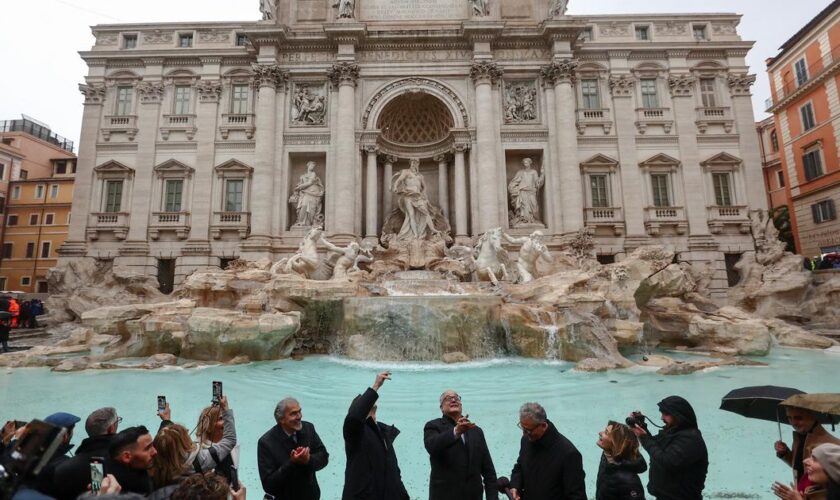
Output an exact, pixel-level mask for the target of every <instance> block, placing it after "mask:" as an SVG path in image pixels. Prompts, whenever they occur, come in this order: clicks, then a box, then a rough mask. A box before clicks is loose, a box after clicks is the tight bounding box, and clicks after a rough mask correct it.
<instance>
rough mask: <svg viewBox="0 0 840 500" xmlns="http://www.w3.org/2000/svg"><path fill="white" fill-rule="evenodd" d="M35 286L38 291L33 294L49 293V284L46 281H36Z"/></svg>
mask: <svg viewBox="0 0 840 500" xmlns="http://www.w3.org/2000/svg"><path fill="white" fill-rule="evenodd" d="M35 286H37V287H38V289H37V290H35V293H49V291H50V286H49V283H47V282H46V281H36V282H35Z"/></svg>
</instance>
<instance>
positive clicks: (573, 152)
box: [542, 59, 583, 233]
mask: <svg viewBox="0 0 840 500" xmlns="http://www.w3.org/2000/svg"><path fill="white" fill-rule="evenodd" d="M577 65H578V61H577V60H576V59H563V60H557V61H554V62H552V63H551V64H550V65H548V66H546V67H545V68H543V70H542V76H543V78H544V79H545V80H547V81H548V82H550V83H553V85H554V118H555V120H557V149H558V150H557V162H556V168H557V169H558V170H559V176H558V177H559V181H560V186H559V193H560V203H561V206H562V211H563V215H562V217H563V232H564V233H569V232H573V231H577V230H579V229H581V228H582V227H583V186H582V185H581V176H580V167H579V165H578V152H577V151H578V150H577V128H576V127H575V119H574V116H575V88H574V85H575V70H576V69H577Z"/></svg>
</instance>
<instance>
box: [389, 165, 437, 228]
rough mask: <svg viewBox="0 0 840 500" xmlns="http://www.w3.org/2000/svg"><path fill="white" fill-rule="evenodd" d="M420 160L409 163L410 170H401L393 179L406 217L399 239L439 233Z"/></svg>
mask: <svg viewBox="0 0 840 500" xmlns="http://www.w3.org/2000/svg"><path fill="white" fill-rule="evenodd" d="M419 168H420V160H418V159H416V158H415V159H412V160H410V161H409V168H406V169H403V170H401V171H400V172H399V173H397V174H395V175H394V177H393V182H392V184H391V186H392V188H391V190H392V191H393V192H394V194H396V195H397V197H398V206H399V207H400V210H401V211H402V212H403V214H404V215H405V220H404V221H403V225H402V228H401V229H400V232H399V233H397V239H398V240H402V239H418V240H425V239H429V238H431V237H432V236H433V235H435V234H437V233H438V232H439V231H438V230H437V229H435V223H434V215H433V208H432V204H431V203H430V202H429V199H428V198H427V197H426V184H425V182H424V181H423V174H421V173H420V170H419Z"/></svg>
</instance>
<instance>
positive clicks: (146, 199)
mask: <svg viewBox="0 0 840 500" xmlns="http://www.w3.org/2000/svg"><path fill="white" fill-rule="evenodd" d="M135 90H136V91H137V96H138V97H139V102H140V105H139V109H138V110H137V128H138V129H139V130H141V131H142V133H141V134H138V139H137V156H136V163H135V165H134V170H135V175H134V186H133V187H132V189H131V205H130V209H129V228H128V238H126V244H127V245H130V246H131V245H134V246H138V247H140V246H143V245H146V246H147V245H148V244H147V240H148V228H149V215H150V214H151V212H153V211H155V210H153V209H152V206H153V203H154V200H152V183H153V182H154V180H155V175H154V171H153V169H154V167H155V148H156V143H157V138H158V130H160V108H161V103H162V102H163V90H164V86H163V82H140V83H138V84H137V86H136V89H135ZM141 243H142V245H141Z"/></svg>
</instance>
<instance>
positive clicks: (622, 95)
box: [609, 75, 646, 237]
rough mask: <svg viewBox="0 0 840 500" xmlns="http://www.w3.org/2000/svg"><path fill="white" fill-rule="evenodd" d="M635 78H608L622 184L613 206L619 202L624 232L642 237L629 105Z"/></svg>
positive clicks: (639, 186) (642, 219) (642, 216)
mask: <svg viewBox="0 0 840 500" xmlns="http://www.w3.org/2000/svg"><path fill="white" fill-rule="evenodd" d="M635 82H636V80H635V78H633V77H632V76H631V75H620V76H619V75H614V76H612V77H611V78H610V80H609V85H610V93H611V94H612V98H613V112H614V113H615V114H614V115H613V116H614V117H615V128H616V135H617V136H618V161H619V164H620V167H619V169H618V175H619V176H620V178H621V188H622V192H621V195H622V198H621V199H620V200H619V199H618V193H613V196H614V199H613V206H617V204H618V203H621V208H622V212H623V213H624V224H625V228H626V235H627V236H629V237H645V236H646V235H645V207H644V196H642V193H644V192H645V186H643V185H642V182H643V181H644V176H643V175H642V173H641V171H640V170H639V155H638V153H637V152H636V124H635V121H634V117H635V116H636V112H635V110H634V108H633V89H634V87H635Z"/></svg>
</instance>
